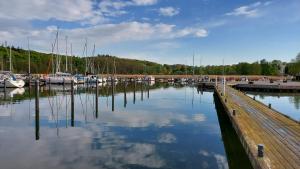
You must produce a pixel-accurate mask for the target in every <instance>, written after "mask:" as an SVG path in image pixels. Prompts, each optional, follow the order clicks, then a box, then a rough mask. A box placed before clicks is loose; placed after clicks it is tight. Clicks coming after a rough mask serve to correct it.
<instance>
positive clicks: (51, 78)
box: [45, 29, 77, 84]
mask: <svg viewBox="0 0 300 169" xmlns="http://www.w3.org/2000/svg"><path fill="white" fill-rule="evenodd" d="M67 45H68V39H67V37H66V71H68V60H67V57H68V46H67ZM55 46H56V73H55V74H50V75H48V76H46V77H45V82H46V83H49V84H71V83H72V82H74V83H75V84H77V78H76V77H74V76H73V75H72V74H71V73H66V72H60V59H61V58H60V56H59V54H58V53H59V52H58V29H57V33H56V39H55V42H54V45H52V52H53V51H54V48H55Z"/></svg>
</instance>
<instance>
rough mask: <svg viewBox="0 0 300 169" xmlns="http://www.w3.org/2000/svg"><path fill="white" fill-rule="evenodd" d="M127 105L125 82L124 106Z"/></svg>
mask: <svg viewBox="0 0 300 169" xmlns="http://www.w3.org/2000/svg"><path fill="white" fill-rule="evenodd" d="M126 105H127V95H126V82H125V83H124V107H126Z"/></svg>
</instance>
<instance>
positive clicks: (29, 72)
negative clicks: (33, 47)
mask: <svg viewBox="0 0 300 169" xmlns="http://www.w3.org/2000/svg"><path fill="white" fill-rule="evenodd" d="M28 74H29V75H30V74H31V71H30V48H29V38H28Z"/></svg>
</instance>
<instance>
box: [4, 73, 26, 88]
mask: <svg viewBox="0 0 300 169" xmlns="http://www.w3.org/2000/svg"><path fill="white" fill-rule="evenodd" d="M24 85H25V82H24V80H22V79H18V78H16V76H15V75H14V74H13V73H11V72H10V71H2V72H0V87H1V88H3V87H7V88H22V87H24Z"/></svg>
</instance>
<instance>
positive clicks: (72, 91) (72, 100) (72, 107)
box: [71, 81, 75, 127]
mask: <svg viewBox="0 0 300 169" xmlns="http://www.w3.org/2000/svg"><path fill="white" fill-rule="evenodd" d="M74 113H75V112H74V81H72V82H71V126H72V127H74V126H75V124H74V116H75V115H74Z"/></svg>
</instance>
